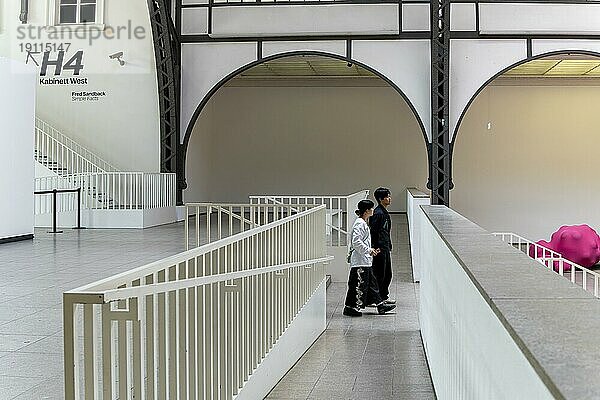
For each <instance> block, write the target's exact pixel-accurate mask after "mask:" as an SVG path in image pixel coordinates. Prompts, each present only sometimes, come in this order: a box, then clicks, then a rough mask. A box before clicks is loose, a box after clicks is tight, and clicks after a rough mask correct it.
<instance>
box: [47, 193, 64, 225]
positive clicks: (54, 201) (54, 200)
mask: <svg viewBox="0 0 600 400" xmlns="http://www.w3.org/2000/svg"><path fill="white" fill-rule="evenodd" d="M57 193H58V190H56V189H53V190H52V230H51V231H50V232H48V233H63V231H58V230H56V219H57V214H58V211H57V210H56V196H57Z"/></svg>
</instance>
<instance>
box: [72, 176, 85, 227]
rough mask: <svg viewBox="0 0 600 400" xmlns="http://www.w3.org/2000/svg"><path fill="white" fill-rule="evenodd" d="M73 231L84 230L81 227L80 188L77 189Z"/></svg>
mask: <svg viewBox="0 0 600 400" xmlns="http://www.w3.org/2000/svg"><path fill="white" fill-rule="evenodd" d="M73 229H85V228H83V227H82V226H81V186H80V187H78V188H77V226H76V227H75V228H73Z"/></svg>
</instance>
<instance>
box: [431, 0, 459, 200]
mask: <svg viewBox="0 0 600 400" xmlns="http://www.w3.org/2000/svg"><path fill="white" fill-rule="evenodd" d="M450 3H451V1H450V0H431V6H430V10H431V144H430V147H429V149H428V150H429V151H428V153H429V154H428V155H429V182H428V184H427V186H428V187H429V188H430V189H431V204H443V205H446V206H448V205H449V204H450V189H452V186H453V185H452V169H451V158H452V148H451V145H450V120H449V117H450Z"/></svg>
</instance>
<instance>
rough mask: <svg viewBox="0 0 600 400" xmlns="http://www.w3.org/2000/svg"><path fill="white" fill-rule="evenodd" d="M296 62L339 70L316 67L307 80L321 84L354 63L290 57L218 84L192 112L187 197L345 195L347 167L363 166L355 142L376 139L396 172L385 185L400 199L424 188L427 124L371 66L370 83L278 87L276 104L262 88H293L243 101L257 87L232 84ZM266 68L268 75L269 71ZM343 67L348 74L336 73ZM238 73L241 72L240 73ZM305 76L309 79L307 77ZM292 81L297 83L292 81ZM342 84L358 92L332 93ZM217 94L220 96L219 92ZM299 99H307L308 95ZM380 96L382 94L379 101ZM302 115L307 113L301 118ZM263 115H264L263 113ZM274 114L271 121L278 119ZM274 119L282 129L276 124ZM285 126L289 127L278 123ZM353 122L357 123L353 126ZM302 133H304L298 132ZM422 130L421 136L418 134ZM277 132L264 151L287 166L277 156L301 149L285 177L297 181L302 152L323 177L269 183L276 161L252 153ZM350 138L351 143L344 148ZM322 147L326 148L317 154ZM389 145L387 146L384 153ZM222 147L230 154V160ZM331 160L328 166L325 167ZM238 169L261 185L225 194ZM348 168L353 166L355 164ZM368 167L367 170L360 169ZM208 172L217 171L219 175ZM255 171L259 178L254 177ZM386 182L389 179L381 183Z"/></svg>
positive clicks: (317, 55)
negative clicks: (411, 189)
mask: <svg viewBox="0 0 600 400" xmlns="http://www.w3.org/2000/svg"><path fill="white" fill-rule="evenodd" d="M294 56H296V57H297V58H295V59H294V60H296V61H290V62H291V63H294V62H297V60H298V59H304V58H303V57H298V56H309V59H311V57H312V59H314V60H315V62H316V60H317V59H318V58H321V59H320V61H318V62H320V63H325V65H326V66H329V67H332V65H336V66H337V67H335V68H334V70H333V72H332V73H328V72H327V69H325V70H321V69H319V68H318V67H316V66H315V70H316V71H317V72H314V73H310V74H317V75H323V76H321V78H323V77H326V76H327V75H331V74H334V75H336V77H339V76H342V75H345V74H346V73H347V72H345V71H346V70H347V69H346V67H345V64H346V63H347V62H352V61H348V60H347V59H346V58H343V57H330V56H329V57H327V58H329V59H335V60H337V61H332V60H330V61H326V60H324V59H323V58H325V57H323V55H322V53H320V52H310V53H309V52H304V51H303V52H293V53H292V52H288V53H284V54H278V55H276V56H273V57H269V58H266V59H265V60H262V61H261V62H252V63H249V64H247V65H246V66H244V67H243V68H241V69H238V70H236V71H234V72H233V73H231V74H229V75H228V76H227V77H225V78H224V79H222V80H221V81H220V82H219V84H218V85H217V84H216V85H215V86H214V87H213V88H212V89H211V91H210V92H209V93H208V94H207V96H206V98H204V99H203V100H202V101H201V103H200V104H199V106H198V107H197V110H196V112H195V113H196V122H195V123H194V125H190V126H189V127H188V128H187V134H186V141H185V152H186V163H185V173H186V175H187V179H188V182H189V188H190V190H188V191H187V192H186V193H187V194H186V198H188V199H194V200H197V199H199V198H201V199H202V201H205V200H206V201H209V199H208V198H207V197H209V196H212V198H211V199H210V201H213V199H215V200H219V199H227V201H240V200H241V199H243V195H242V194H243V193H246V196H247V195H248V194H251V193H252V192H251V191H257V190H258V191H260V190H263V191H264V190H273V189H275V190H284V191H293V190H299V191H309V192H318V193H327V192H324V191H323V190H333V191H334V192H333V193H345V192H342V191H343V190H346V188H348V187H349V186H351V184H350V183H351V182H352V180H351V177H352V176H354V175H353V173H350V172H348V171H350V170H352V171H354V170H353V169H347V168H346V167H347V166H348V165H347V163H348V162H349V160H352V159H354V160H355V164H357V165H358V164H360V163H357V162H356V154H358V153H355V152H354V150H353V149H354V148H355V147H356V146H357V144H358V143H363V142H364V146H369V144H368V141H370V140H372V139H374V140H377V139H376V138H384V140H383V141H382V140H379V141H378V142H377V143H376V144H375V146H374V147H372V149H380V148H381V150H382V153H381V154H385V157H386V159H388V160H391V161H392V162H391V165H392V168H391V169H390V171H398V174H397V176H395V177H392V176H389V174H388V173H387V172H386V173H385V174H382V176H386V177H387V178H386V179H388V180H389V179H390V178H391V180H392V181H393V182H395V183H396V184H397V193H402V195H403V194H404V193H403V192H404V189H403V187H404V186H406V184H408V186H411V185H420V186H421V185H425V184H426V182H427V175H426V173H427V155H428V152H427V146H423V141H426V136H425V130H424V126H423V123H422V121H421V120H420V119H419V118H418V117H417V115H416V112H415V109H414V107H412V105H411V104H410V103H409V102H408V101H407V99H406V96H404V95H403V94H402V95H401V96H398V94H399V89H398V88H397V87H396V86H395V85H393V83H392V82H390V81H389V80H388V79H382V78H381V75H380V74H376V73H374V72H373V69H372V68H368V69H367V68H364V69H363V70H362V72H358V75H361V76H365V75H367V76H369V77H370V78H371V79H370V80H369V81H363V82H362V83H361V82H358V83H356V82H357V81H352V82H350V81H343V82H339V83H336V82H333V86H332V83H324V84H322V82H329V81H328V80H326V81H323V80H312V82H300V86H304V85H306V86H310V87H313V89H311V90H310V91H309V92H306V91H298V90H297V89H296V90H294V89H290V88H293V87H294V86H296V83H293V84H292V85H289V88H288V89H286V90H281V89H279V91H278V93H281V96H280V97H278V102H276V101H273V99H275V96H273V93H274V92H273V90H271V89H267V91H265V90H264V89H261V86H263V85H266V86H271V85H275V86H281V87H283V88H285V87H287V86H288V83H286V81H283V82H284V83H283V84H281V83H275V84H273V83H269V82H265V81H262V80H261V81H258V82H262V83H259V84H258V86H257V87H258V89H256V90H248V89H245V90H244V93H245V94H243V95H240V94H238V93H241V92H240V89H236V87H238V86H240V85H241V86H250V87H253V86H254V85H255V84H254V83H253V82H251V83H250V84H249V85H248V84H247V83H246V82H248V81H247V80H246V81H239V82H238V81H237V80H235V81H233V83H228V82H229V81H230V80H232V79H234V78H235V77H237V76H239V75H240V74H241V73H243V71H246V70H248V69H250V68H251V67H252V66H260V64H262V63H263V62H265V61H267V60H268V61H271V60H277V59H285V58H286V57H294ZM281 62H282V63H287V62H288V61H287V60H283V61H281ZM292 65H293V64H292ZM313 65H314V64H313ZM317 65H318V64H317ZM361 65H362V64H360V63H356V67H359V70H360V69H361ZM277 66H278V63H277V61H274V62H273V61H272V62H271V63H270V64H269V65H268V68H271V67H272V68H273V70H275V71H279V69H276V67H277ZM259 68H261V67H259ZM263 68H265V71H266V68H267V67H263ZM278 68H281V67H278ZM339 68H342V69H343V70H339ZM261 70H262V69H261ZM315 70H313V71H315ZM239 71H242V72H241V73H240V72H239ZM283 71H284V72H283V75H290V73H289V72H287V73H286V72H285V71H286V70H285V69H284V70H283ZM367 71H369V72H367ZM293 73H294V72H293V71H292V74H293ZM304 74H305V73H303V72H301V71H300V73H299V75H304ZM306 74H309V73H308V72H307V73H306ZM245 75H249V76H256V71H250V72H248V73H247V74H245ZM266 75H267V79H269V78H268V75H271V73H268V72H267V74H266ZM351 75H355V73H351ZM240 82H241V83H240ZM280 82H282V81H280ZM287 82H298V81H289V80H288V81H287ZM365 82H368V83H365ZM338 85H341V86H350V87H352V88H353V89H351V90H350V91H348V89H346V90H345V91H344V90H341V91H340V90H338V89H335V88H334V86H338ZM355 86H357V87H361V86H366V87H365V89H366V90H363V89H358V90H357V89H354V87H355ZM220 89H223V90H221V91H220ZM315 89H316V90H315ZM265 93H266V94H265ZM302 93H310V94H309V95H308V96H305V95H304V94H302ZM378 93H380V94H379V95H378ZM400 93H401V92H400ZM246 94H249V95H246ZM365 95H366V96H367V97H365ZM248 96H251V97H248ZM261 96H262V97H261ZM284 96H285V97H284ZM311 96H312V97H311ZM374 96H379V97H374ZM288 99H289V101H288ZM309 99H310V100H309ZM318 103H320V104H321V108H313V106H312V105H313V104H318ZM303 104H306V105H308V107H306V108H305V107H304V106H303ZM330 106H331V107H333V113H331V114H328V111H326V110H327V109H328V107H330ZM235 110H237V111H235ZM249 110H251V111H249ZM263 110H264V111H263ZM303 110H304V112H302V111H303ZM309 110H310V111H309ZM322 110H324V111H322ZM299 111H300V112H299ZM263 113H264V114H265V115H262V114H263ZM344 113H345V114H344ZM270 115H273V116H274V119H273V117H271V116H270ZM282 115H285V117H283V118H282ZM423 118H426V117H423ZM302 119H305V120H307V121H309V123H308V124H306V123H305V122H307V121H302V122H300V120H302ZM207 121H210V122H207ZM243 121H246V122H243ZM273 121H275V123H276V124H277V125H275V124H273ZM280 121H285V122H283V123H282V124H281V125H279V123H280ZM290 121H291V123H290ZM353 121H355V122H358V123H353ZM368 121H371V122H368ZM363 122H364V123H363ZM248 123H249V125H248ZM275 126H277V129H275V128H274V127H275ZM302 130H304V131H305V132H306V133H307V134H306V135H305V134H304V133H303V132H301V131H302ZM419 130H420V131H421V134H419V133H418V132H419ZM275 132H279V135H277V136H271V137H270V139H271V141H270V142H269V141H267V142H265V143H266V144H267V146H272V144H277V146H279V147H278V148H277V149H274V153H271V154H276V155H274V156H273V160H274V159H277V160H280V161H283V160H281V159H280V158H278V157H280V156H281V155H282V154H286V153H288V152H290V150H289V149H290V148H296V147H290V146H296V144H295V143H296V142H299V143H301V144H300V147H299V148H300V150H299V151H298V150H297V151H296V152H295V154H292V155H291V157H290V158H289V159H286V160H285V161H283V162H284V164H283V165H284V167H283V169H284V170H285V171H286V172H291V174H292V176H294V174H296V172H297V171H298V170H299V169H298V168H296V167H295V166H294V165H300V164H294V162H292V161H290V160H294V161H297V160H296V159H295V157H296V154H298V157H304V159H305V160H315V161H316V163H311V165H310V166H308V170H311V171H312V168H313V167H314V166H316V165H320V166H321V168H322V169H321V170H320V171H325V173H324V174H321V173H319V177H320V178H318V179H317V180H316V181H314V180H313V181H312V182H305V181H303V179H304V178H303V177H301V178H300V179H299V180H297V181H294V180H287V181H286V183H284V184H283V185H280V186H273V185H271V182H273V179H274V178H273V176H272V172H271V171H269V170H268V168H267V167H266V166H265V165H263V164H262V162H263V160H271V156H267V158H262V159H260V158H256V154H258V153H257V152H256V151H254V150H252V149H255V148H258V149H259V150H258V152H262V151H263V149H264V148H265V147H264V146H262V147H260V146H259V147H255V145H256V143H263V142H261V141H263V140H264V139H265V138H266V137H267V136H268V135H273V134H274V133H275ZM319 132H320V137H317V136H318V134H317V133H319ZM361 132H362V133H361ZM361 135H364V136H361ZM419 136H420V137H421V139H420V138H419ZM302 138H304V139H302ZM273 139H274V140H273ZM217 140H218V141H219V143H220V145H219V146H216V145H215V143H216V141H217ZM345 140H349V141H346V142H345ZM303 141H304V142H303ZM334 141H337V142H334ZM304 143H306V144H304ZM311 143H312V144H311ZM318 143H321V145H320V146H321V147H320V148H319V145H318ZM344 143H347V144H349V146H348V145H347V144H346V145H344ZM384 143H389V144H388V145H387V147H386V145H385V144H384ZM425 143H427V142H425ZM339 144H342V146H341V147H340V146H339ZM244 146H245V147H244ZM311 146H312V147H311ZM327 146H329V147H327ZM225 149H227V152H230V153H228V154H226V153H225V151H226V150H225ZM240 149H246V150H245V151H246V153H243V152H241V151H240ZM324 149H328V151H329V152H328V153H327V155H326V156H324V153H323V152H324ZM344 149H345V150H344ZM365 149H366V148H365ZM373 151H375V150H371V152H370V153H366V154H365V157H366V158H365V159H364V160H363V161H362V163H363V164H364V163H369V161H368V159H369V158H373V154H379V150H376V151H377V153H373ZM321 156H323V157H321ZM325 157H327V159H326V158H325ZM332 157H337V158H332ZM225 158H230V159H232V160H235V161H234V164H229V165H228V166H225V167H224V168H221V167H218V166H217V165H221V162H222V160H224V159H225ZM199 160H202V161H199ZM257 160H258V162H257ZM327 160H329V161H327ZM340 161H341V163H340ZM409 161H414V162H415V163H414V164H412V165H411V164H408V162H409ZM416 161H418V163H417V162H416ZM328 162H329V164H327V163H328ZM244 163H246V164H244ZM334 163H335V164H334ZM223 165H224V164H223ZM241 165H247V166H249V167H250V168H249V169H245V168H244V169H243V173H244V174H245V176H248V177H249V176H259V179H260V181H259V182H258V183H257V182H256V181H254V184H253V185H250V184H247V183H246V182H245V181H244V183H243V184H242V185H241V186H240V185H236V187H235V189H234V190H233V191H230V192H226V191H225V190H224V189H223V184H222V182H233V181H236V179H238V178H239V176H234V175H232V174H231V173H230V172H231V171H233V170H234V168H239V167H240V166H241ZM413 165H414V166H413ZM261 168H262V169H261ZM351 168H354V167H353V166H351ZM368 168H369V169H370V171H371V172H373V173H374V175H373V174H371V176H377V175H378V174H377V173H376V172H375V171H373V168H374V167H371V166H369V167H368ZM363 169H365V168H364V167H363ZM210 171H215V172H216V174H213V173H211V172H210ZM253 173H254V175H252V174H253ZM335 173H337V174H339V176H341V177H342V179H341V180H339V179H338V180H337V181H336V180H333V181H332V174H335ZM365 173H366V172H365ZM256 174H258V175H256ZM279 174H280V176H287V177H289V176H290V175H284V173H283V172H279ZM209 175H210V176H209ZM306 176H309V175H306ZM313 176H314V175H313ZM267 177H270V179H271V181H270V182H269V181H267V179H269V178H267ZM313 179H314V178H313ZM360 179H361V180H360V181H361V182H363V184H364V182H368V183H369V186H367V187H369V188H370V185H374V184H376V183H375V182H373V180H371V179H368V178H367V179H364V177H362V176H361V178H360ZM246 181H248V182H249V181H250V180H248V179H246ZM236 182H237V181H236ZM292 182H294V183H292ZM355 182H356V181H355ZM385 182H387V180H384V181H382V182H381V183H385ZM328 183H331V185H328ZM338 183H339V185H338ZM378 183H379V181H378ZM390 183H391V182H390ZM268 185H271V186H268ZM323 185H326V186H323ZM327 185H328V186H327ZM336 185H337V186H336ZM352 189H353V187H352ZM249 190H250V192H249ZM340 190H342V191H340ZM298 194H300V193H298ZM403 204H404V203H403V202H401V201H398V203H397V206H398V207H400V206H401V205H403ZM402 208H403V206H402Z"/></svg>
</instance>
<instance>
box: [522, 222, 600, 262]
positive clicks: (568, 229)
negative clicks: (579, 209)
mask: <svg viewBox="0 0 600 400" xmlns="http://www.w3.org/2000/svg"><path fill="white" fill-rule="evenodd" d="M536 243H537V244H539V245H540V246H543V247H545V248H548V249H550V250H554V251H555V252H557V253H559V254H560V255H562V256H563V258H565V259H567V260H570V261H573V262H574V263H576V264H579V265H581V266H582V267H586V268H589V267H591V266H592V265H595V264H596V263H598V261H600V236H598V234H597V233H596V231H595V230H593V229H592V228H590V227H589V226H588V225H585V224H584V225H570V226H569V225H564V226H561V227H560V229H559V230H557V231H556V232H554V233H553V234H552V237H551V238H550V242H546V241H545V240H540V241H538V242H536ZM534 252H535V250H534V246H530V247H529V256H531V257H533V256H534ZM548 253H549V252H547V251H546V252H545V251H544V249H541V248H539V247H538V248H537V255H536V256H537V257H538V258H539V257H550V254H548ZM558 264H559V263H558V262H554V270H556V271H558V269H559V265H558ZM563 270H564V271H570V270H571V265H570V264H568V263H566V262H565V263H564V265H563Z"/></svg>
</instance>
